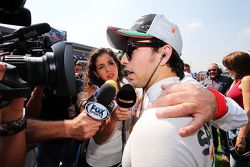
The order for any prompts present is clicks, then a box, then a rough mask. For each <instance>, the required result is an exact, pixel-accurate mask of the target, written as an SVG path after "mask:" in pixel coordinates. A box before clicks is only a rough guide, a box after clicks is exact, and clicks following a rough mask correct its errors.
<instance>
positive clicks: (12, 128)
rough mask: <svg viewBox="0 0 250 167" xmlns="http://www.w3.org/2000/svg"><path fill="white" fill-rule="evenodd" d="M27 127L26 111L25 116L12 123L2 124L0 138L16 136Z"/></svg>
mask: <svg viewBox="0 0 250 167" xmlns="http://www.w3.org/2000/svg"><path fill="white" fill-rule="evenodd" d="M26 127H27V120H26V116H25V111H23V116H22V117H21V118H20V119H18V120H16V121H14V122H10V123H5V124H0V136H11V135H15V134H17V133H19V132H21V131H22V130H24V129H25V128H26Z"/></svg>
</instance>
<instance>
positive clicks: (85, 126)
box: [65, 111, 101, 140]
mask: <svg viewBox="0 0 250 167" xmlns="http://www.w3.org/2000/svg"><path fill="white" fill-rule="evenodd" d="M100 126H101V121H98V120H94V119H93V118H90V117H89V116H88V115H87V113H86V112H84V111H83V112H81V113H80V114H79V115H78V116H77V117H75V118H74V119H73V120H65V127H66V128H65V130H66V135H67V136H69V137H70V138H75V139H78V140H85V139H88V138H90V137H92V136H93V135H95V134H96V132H97V131H98V130H99V127H100Z"/></svg>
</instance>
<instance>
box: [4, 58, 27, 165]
mask: <svg viewBox="0 0 250 167" xmlns="http://www.w3.org/2000/svg"><path fill="white" fill-rule="evenodd" d="M0 56H1V55H0ZM5 68H6V67H5V65H4V64H3V63H1V62H0V81H1V80H2V79H3V77H4V72H5ZM1 98H2V97H1V95H0V101H1ZM23 105H24V98H17V99H12V100H11V102H10V103H9V104H8V105H7V106H5V107H3V108H1V109H0V130H1V131H0V132H1V136H0V162H1V166H15V167H19V166H20V167H21V166H23V163H24V155H25V149H26V139H25V131H24V130H23V129H24V128H22V130H21V129H20V130H21V131H20V132H18V133H14V134H13V135H8V136H6V135H2V133H4V132H5V131H6V130H7V129H6V128H8V126H9V125H11V124H12V123H15V122H18V121H20V120H21V119H25V116H24V115H23ZM15 128H18V127H15ZM13 157H15V159H13Z"/></svg>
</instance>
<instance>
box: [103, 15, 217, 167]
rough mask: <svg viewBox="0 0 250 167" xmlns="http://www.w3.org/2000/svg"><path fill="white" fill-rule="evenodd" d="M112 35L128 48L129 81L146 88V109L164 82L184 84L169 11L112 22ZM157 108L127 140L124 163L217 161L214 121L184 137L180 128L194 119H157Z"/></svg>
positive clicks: (176, 32) (114, 42)
mask: <svg viewBox="0 0 250 167" xmlns="http://www.w3.org/2000/svg"><path fill="white" fill-rule="evenodd" d="M107 35H108V40H109V42H110V44H111V45H112V46H113V47H115V48H116V49H119V50H123V51H124V52H125V55H126V56H123V58H122V59H121V63H122V64H124V65H125V66H126V70H127V74H128V76H127V79H128V80H129V82H130V83H131V84H132V85H133V86H134V87H136V88H143V92H144V93H143V104H141V106H142V107H141V110H140V111H141V112H142V111H143V106H146V105H147V103H148V102H150V101H153V100H154V99H156V98H157V97H158V96H159V95H160V94H161V92H162V89H161V85H162V84H171V83H179V82H180V79H182V78H183V77H184V72H183V69H184V63H183V61H182V60H181V59H180V55H181V52H182V38H181V35H180V32H179V29H178V27H177V26H176V25H174V24H173V23H171V22H169V21H168V20H167V19H165V17H164V16H163V15H156V14H150V15H145V16H142V17H141V18H140V19H139V20H137V21H136V23H135V25H134V26H133V27H132V28H131V29H130V30H124V29H118V28H114V27H109V28H108V30H107ZM143 68H146V69H143ZM157 110H160V109H159V108H158V109H156V108H152V109H146V108H145V109H144V111H143V114H142V115H141V113H140V115H141V117H140V119H139V120H138V121H137V123H136V124H135V126H134V129H133V131H132V133H131V135H130V137H129V139H128V141H127V144H126V147H125V150H124V155H123V164H122V166H125V167H126V166H144V167H145V166H168V167H169V166H190V167H194V166H197V167H198V166H206V167H210V166H212V164H213V150H212V144H211V143H212V140H211V139H212V138H211V133H210V126H209V125H207V124H205V125H204V126H203V127H202V128H200V129H199V130H198V131H197V132H195V133H194V134H193V135H191V136H189V137H186V138H182V137H180V136H179V134H178V129H179V128H180V127H182V126H184V125H186V124H188V123H189V122H190V121H191V120H192V118H191V117H181V118H174V119H170V118H169V119H157V117H156V115H155V112H156V111H157Z"/></svg>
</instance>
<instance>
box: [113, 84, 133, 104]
mask: <svg viewBox="0 0 250 167" xmlns="http://www.w3.org/2000/svg"><path fill="white" fill-rule="evenodd" d="M116 102H117V104H118V106H120V107H122V108H131V107H133V106H134V104H135V102H136V93H135V89H134V88H133V87H132V86H131V85H130V84H125V85H123V87H121V89H120V91H119V92H118V93H117V96H116Z"/></svg>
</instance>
